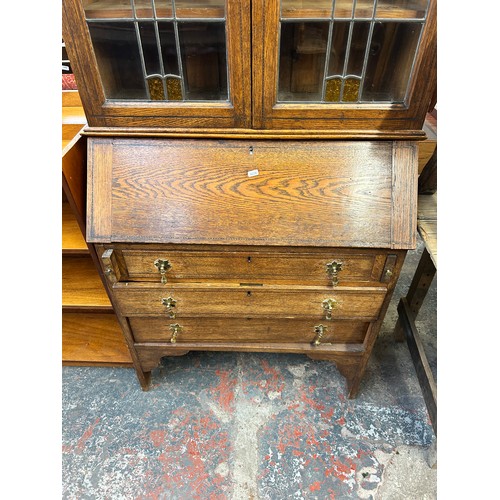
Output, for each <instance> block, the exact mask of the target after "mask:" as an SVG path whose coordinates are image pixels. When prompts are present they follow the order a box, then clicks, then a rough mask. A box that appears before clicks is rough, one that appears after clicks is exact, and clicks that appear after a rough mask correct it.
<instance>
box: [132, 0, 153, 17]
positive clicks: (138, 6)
mask: <svg viewBox="0 0 500 500" xmlns="http://www.w3.org/2000/svg"><path fill="white" fill-rule="evenodd" d="M134 5H135V16H136V17H139V18H144V17H149V18H151V17H153V6H152V5H151V0H134Z"/></svg>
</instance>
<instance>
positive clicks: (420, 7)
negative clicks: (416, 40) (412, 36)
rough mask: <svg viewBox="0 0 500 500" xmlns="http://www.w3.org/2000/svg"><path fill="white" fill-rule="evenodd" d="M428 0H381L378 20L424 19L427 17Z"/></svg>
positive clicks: (378, 8) (378, 4) (378, 5)
mask: <svg viewBox="0 0 500 500" xmlns="http://www.w3.org/2000/svg"><path fill="white" fill-rule="evenodd" d="M427 4H428V0H379V2H378V3H377V17H378V18H392V17H394V18H398V17H399V18H406V19H422V18H423V17H425V13H426V10H427Z"/></svg>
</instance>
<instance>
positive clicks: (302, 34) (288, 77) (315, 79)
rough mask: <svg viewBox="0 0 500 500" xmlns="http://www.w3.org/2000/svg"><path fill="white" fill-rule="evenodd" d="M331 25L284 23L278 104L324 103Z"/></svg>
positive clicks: (282, 25)
mask: <svg viewBox="0 0 500 500" xmlns="http://www.w3.org/2000/svg"><path fill="white" fill-rule="evenodd" d="M329 24H330V23H328V22H301V23H297V22H287V23H281V42H280V58H279V80H278V101H321V98H322V90H323V78H324V72H325V56H326V47H327V42H328V28H329Z"/></svg>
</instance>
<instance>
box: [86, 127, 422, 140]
mask: <svg viewBox="0 0 500 500" xmlns="http://www.w3.org/2000/svg"><path fill="white" fill-rule="evenodd" d="M82 134H83V135H86V136H94V137H149V138H151V137H171V138H193V139H197V138H200V139H201V138H203V139H250V140H257V139H273V140H282V139H322V140H324V139H355V140H376V139H380V140H398V141H405V140H408V141H423V140H425V139H426V138H427V136H426V134H425V132H424V131H423V130H392V131H385V130H254V129H223V130H222V129H221V130H219V129H204V128H203V129H201V128H200V129H175V128H140V127H137V128H134V129H131V128H126V127H86V128H85V129H84V130H83V132H82Z"/></svg>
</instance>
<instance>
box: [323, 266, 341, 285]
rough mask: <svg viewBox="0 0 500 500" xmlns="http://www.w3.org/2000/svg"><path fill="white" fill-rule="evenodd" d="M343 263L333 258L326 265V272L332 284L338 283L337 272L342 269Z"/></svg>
mask: <svg viewBox="0 0 500 500" xmlns="http://www.w3.org/2000/svg"><path fill="white" fill-rule="evenodd" d="M343 267H344V264H343V263H342V262H340V261H337V260H333V261H332V262H329V263H328V264H327V265H326V274H327V275H328V278H329V279H330V280H331V282H332V286H337V285H338V284H339V272H340V271H342V268H343Z"/></svg>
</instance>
